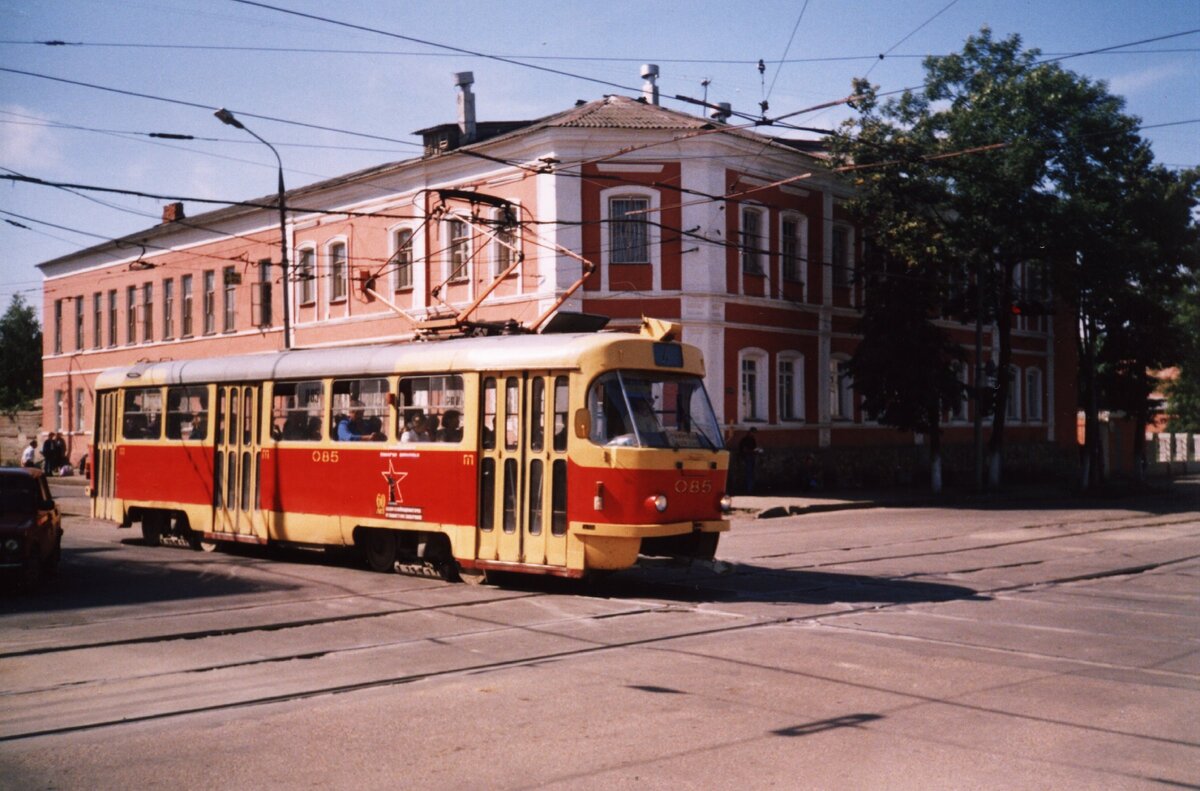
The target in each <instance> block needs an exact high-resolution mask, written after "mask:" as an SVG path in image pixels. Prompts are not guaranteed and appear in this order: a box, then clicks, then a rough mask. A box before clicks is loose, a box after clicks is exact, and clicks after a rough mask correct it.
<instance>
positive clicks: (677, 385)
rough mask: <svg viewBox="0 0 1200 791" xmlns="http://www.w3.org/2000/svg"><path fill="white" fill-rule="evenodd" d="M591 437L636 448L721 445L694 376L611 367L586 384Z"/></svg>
mask: <svg viewBox="0 0 1200 791" xmlns="http://www.w3.org/2000/svg"><path fill="white" fill-rule="evenodd" d="M588 414H589V417H590V419H591V428H590V432H589V435H590V438H591V440H592V442H594V443H596V444H598V445H608V446H629V447H640V448H706V449H710V450H716V449H719V448H721V447H722V446H723V442H722V439H721V430H720V425H719V424H718V423H717V418H716V415H715V414H714V413H713V409H712V404H711V403H710V402H709V400H708V394H707V393H706V392H705V391H704V385H703V383H702V382H701V380H700V378H699V377H697V376H684V375H679V374H672V373H662V372H657V371H612V372H609V373H606V374H603V375H602V376H600V377H599V378H597V379H596V381H595V382H593V383H592V386H591V387H590V388H588Z"/></svg>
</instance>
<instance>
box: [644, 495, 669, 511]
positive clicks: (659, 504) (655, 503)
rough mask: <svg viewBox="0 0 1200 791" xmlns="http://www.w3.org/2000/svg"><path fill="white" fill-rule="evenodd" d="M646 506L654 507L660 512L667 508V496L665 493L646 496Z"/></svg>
mask: <svg viewBox="0 0 1200 791" xmlns="http://www.w3.org/2000/svg"><path fill="white" fill-rule="evenodd" d="M646 507H647V508H653V509H654V510H656V511H658V512H659V513H660V514H661V513H662V512H663V511H666V510H667V496H666V495H665V494H652V495H650V496H649V497H647V498H646Z"/></svg>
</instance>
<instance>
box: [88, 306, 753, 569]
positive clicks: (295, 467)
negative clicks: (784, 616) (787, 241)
mask: <svg viewBox="0 0 1200 791" xmlns="http://www.w3.org/2000/svg"><path fill="white" fill-rule="evenodd" d="M678 334H679V331H678V326H677V325H671V324H667V323H664V322H659V321H655V320H646V321H644V322H643V327H642V331H641V332H640V333H637V334H634V333H620V332H592V333H563V334H554V333H546V334H538V335H499V336H491V337H469V338H454V339H449V340H439V341H428V342H407V343H394V344H382V345H370V346H356V347H341V348H327V349H305V350H295V351H285V352H279V353H270V354H257V355H247V356H240V357H227V358H217V359H202V360H187V361H174V362H158V363H145V364H138V365H135V366H132V367H129V368H120V369H113V370H109V371H106V372H104V373H103V374H101V375H100V377H99V378H98V380H97V398H98V404H99V408H98V409H97V410H96V412H97V420H96V427H95V431H96V433H95V435H94V436H95V438H96V439H95V444H94V448H93V454H94V459H93V461H94V463H93V465H92V470H93V486H92V493H93V498H94V499H93V516H94V517H96V518H102V519H109V520H112V521H115V522H118V523H119V524H121V525H122V526H126V527H128V526H131V525H132V524H134V523H140V524H141V527H142V531H143V534H144V535H145V537H146V538H147V540H150V541H153V542H155V543H157V542H158V541H159V540H160V539H161V538H163V537H168V538H171V539H173V540H175V541H178V542H183V541H187V542H189V543H191V544H192V545H193V546H201V547H204V548H210V547H212V546H214V545H215V544H217V543H218V542H223V541H224V542H251V543H256V544H267V543H290V544H298V545H307V546H355V547H358V548H360V549H361V551H362V552H363V555H364V556H365V558H366V561H367V563H368V565H369V566H370V567H371V568H373V569H375V570H379V571H390V570H392V569H395V568H398V567H399V568H405V567H408V566H416V567H420V568H424V569H434V570H436V571H438V572H440V573H442V574H443V575H445V576H447V577H451V578H452V577H453V576H454V575H459V576H461V577H462V578H463V579H466V580H468V581H480V580H482V579H484V578H485V577H486V575H487V573H488V572H489V571H499V570H502V571H518V572H529V573H543V574H555V575H562V576H569V577H580V576H583V575H584V574H586V573H588V572H590V571H596V570H613V569H621V568H626V567H628V566H630V565H632V564H633V563H635V562H636V560H637V558H638V556H639V554H644V555H665V556H677V557H688V558H701V559H711V558H712V557H713V555H714V552H715V551H716V547H717V540H718V537H719V535H720V533H721V532H723V531H725V530H727V529H728V527H729V523H728V521H727V519H726V518H725V514H726V513H727V512H728V507H729V499H728V497H727V495H726V492H725V482H726V473H727V470H728V462H729V458H728V453H727V452H726V451H725V450H724V448H723V444H722V439H721V434H720V427H719V425H718V423H717V421H716V418H715V416H714V414H713V410H712V406H711V404H710V402H709V400H708V396H707V394H706V393H705V391H704V387H703V384H702V377H703V375H704V366H703V361H702V360H701V356H700V353H699V351H698V350H697V349H696V348H694V347H691V346H688V345H685V344H681V343H678V342H677V341H676V340H674V338H676V337H677V336H678Z"/></svg>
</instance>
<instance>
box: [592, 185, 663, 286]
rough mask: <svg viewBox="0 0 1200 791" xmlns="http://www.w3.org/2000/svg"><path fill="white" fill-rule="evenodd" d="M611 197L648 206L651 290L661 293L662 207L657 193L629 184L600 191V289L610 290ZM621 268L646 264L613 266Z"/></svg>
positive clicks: (647, 237) (647, 245)
mask: <svg viewBox="0 0 1200 791" xmlns="http://www.w3.org/2000/svg"><path fill="white" fill-rule="evenodd" d="M613 198H643V199H645V200H646V201H648V203H647V208H648V209H649V213H648V214H647V215H646V219H647V225H646V249H647V251H648V252H649V253H650V272H651V288H652V289H653V290H654V291H661V290H662V244H661V242H662V229H660V228H659V227H658V224H657V221H658V217H659V215H658V209H659V208H660V207H661V205H662V201H661V198H660V195H659V191H658V190H656V189H651V188H649V187H639V186H635V185H632V184H621V185H617V186H614V187H609V188H608V189H604V190H601V191H600V219H601V224H600V227H601V228H602V229H603V231H602V233H601V235H600V236H601V238H600V260H601V266H600V290H601V291H605V292H607V291H609V290H610V289H611V286H610V283H611V282H612V281H611V280H610V278H609V273H610V272H611V271H612V267H613V266H614V264H613V263H612V259H611V257H610V255H609V250H611V249H612V236H611V230H610V229H611V226H610V224H609V220H610V219H611V218H610V216H609V204H610V203H611V201H612V199H613ZM615 266H617V267H623V266H645V264H615Z"/></svg>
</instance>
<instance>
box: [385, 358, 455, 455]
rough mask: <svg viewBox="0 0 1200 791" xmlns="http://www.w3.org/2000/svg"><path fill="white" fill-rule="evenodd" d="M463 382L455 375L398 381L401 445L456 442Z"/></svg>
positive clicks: (408, 378) (410, 377)
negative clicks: (402, 443)
mask: <svg viewBox="0 0 1200 791" xmlns="http://www.w3.org/2000/svg"><path fill="white" fill-rule="evenodd" d="M464 414H465V413H464V412H463V380H462V377H461V376H458V375H457V374H450V375H443V376H406V377H404V378H403V379H401V380H400V414H399V416H398V419H399V420H400V425H399V426H398V427H397V431H398V432H399V433H400V441H401V442H460V441H461V440H462V438H463V415H464Z"/></svg>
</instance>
